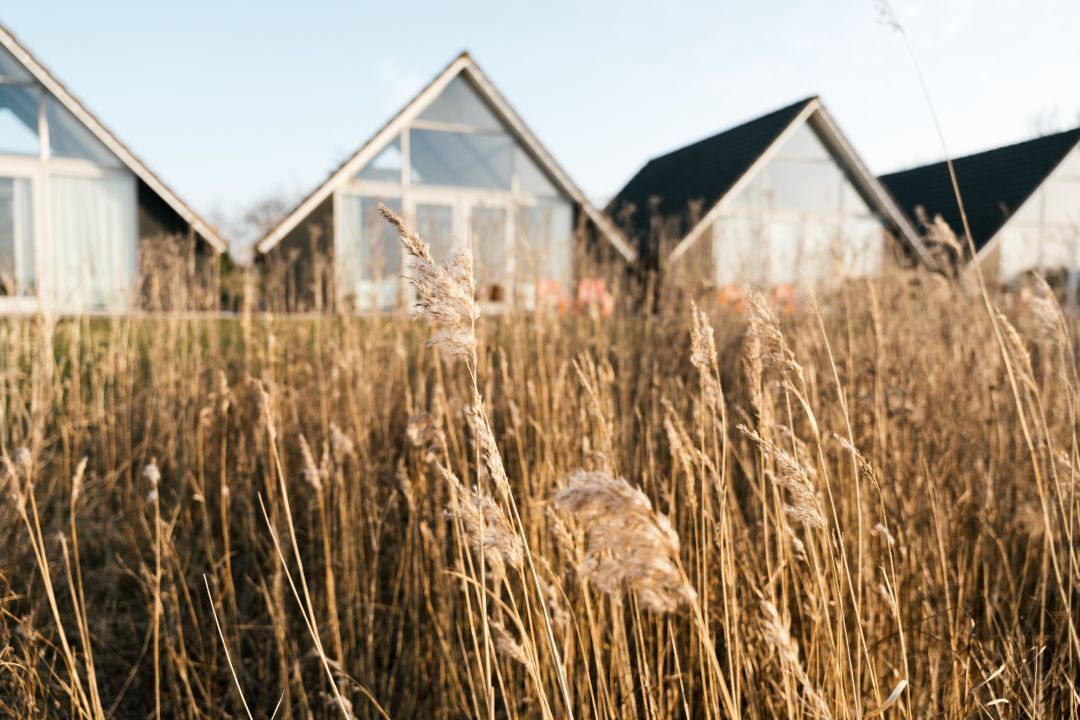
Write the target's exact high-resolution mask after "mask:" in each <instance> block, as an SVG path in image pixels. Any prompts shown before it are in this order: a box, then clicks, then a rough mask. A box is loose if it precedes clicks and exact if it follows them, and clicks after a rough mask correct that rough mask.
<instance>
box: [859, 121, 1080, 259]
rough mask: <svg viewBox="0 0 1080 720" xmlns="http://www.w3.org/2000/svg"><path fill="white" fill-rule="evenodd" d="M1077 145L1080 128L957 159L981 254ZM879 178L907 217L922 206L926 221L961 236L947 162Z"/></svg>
mask: <svg viewBox="0 0 1080 720" xmlns="http://www.w3.org/2000/svg"><path fill="white" fill-rule="evenodd" d="M1077 142H1080V128H1077V129H1074V130H1067V131H1065V132H1060V133H1055V134H1053V135H1047V136H1045V137H1040V138H1036V139H1034V140H1028V141H1026V142H1022V143H1017V144H1015V145H1008V146H1006V147H1002V148H997V149H995V150H987V151H986V152H981V153H976V154H975V155H968V156H966V157H962V158H957V159H955V160H953V167H954V168H955V169H956V180H957V183H959V185H960V195H961V197H963V199H964V208H965V209H966V210H967V217H968V224H969V225H970V227H971V239H972V240H973V241H974V243H975V247H976V248H977V249H981V248H982V247H983V246H984V245H986V243H987V242H989V241H990V238H992V237H994V235H996V234H997V232H998V230H1000V229H1001V227H1002V226H1003V225H1004V224H1005V222H1006V221H1007V220H1008V219H1009V218H1010V217H1011V216H1012V214H1013V213H1014V212H1016V211H1017V210H1019V209H1020V206H1021V205H1023V204H1024V201H1025V200H1027V199H1028V198H1029V197H1030V196H1031V194H1032V193H1033V192H1035V190H1036V189H1037V188H1038V187H1039V185H1041V184H1042V183H1043V181H1044V180H1046V178H1047V176H1048V175H1049V174H1050V173H1051V171H1053V169H1054V168H1055V167H1057V165H1058V163H1060V162H1061V161H1062V160H1063V159H1064V158H1065V156H1066V155H1067V154H1068V152H1069V151H1070V150H1072V149H1073V148H1074V147H1075V146H1076V144H1077ZM879 179H880V180H881V182H882V183H884V185H885V187H887V188H888V189H889V191H890V192H891V193H892V194H893V197H895V198H896V200H897V202H899V203H900V206H901V207H902V208H903V209H904V211H905V212H906V213H907V214H908V216H909V217H911V218H913V219H914V218H915V217H916V208H918V207H921V208H923V210H924V211H925V212H926V215H927V217H928V218H933V217H934V216H936V215H941V217H942V219H943V220H945V222H947V223H948V224H949V227H951V228H952V229H953V231H954V232H956V233H957V234H958V235H959V234H961V233H962V232H963V223H962V222H961V220H960V208H959V207H958V205H957V203H956V195H955V194H953V187H952V182H951V181H950V180H949V169H948V166H947V165H946V164H945V162H944V161H942V162H937V163H933V164H932V165H924V166H923V167H917V168H913V169H911V170H903V171H901V172H895V173H891V174H889V175H882V176H881V177H880V178H879Z"/></svg>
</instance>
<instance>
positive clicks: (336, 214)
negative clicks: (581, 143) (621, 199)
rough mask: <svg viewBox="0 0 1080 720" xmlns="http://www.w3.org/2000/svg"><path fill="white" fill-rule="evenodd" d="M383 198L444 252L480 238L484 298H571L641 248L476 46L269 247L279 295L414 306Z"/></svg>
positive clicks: (281, 298) (268, 272)
mask: <svg viewBox="0 0 1080 720" xmlns="http://www.w3.org/2000/svg"><path fill="white" fill-rule="evenodd" d="M380 203H385V204H386V205H387V206H388V207H390V208H391V209H393V210H394V211H396V212H398V213H400V214H402V215H403V216H404V217H405V218H406V220H407V221H408V222H409V223H410V224H411V225H413V226H414V227H415V228H417V230H418V232H419V234H420V236H421V238H422V239H423V240H425V241H426V242H427V243H428V244H429V245H430V246H431V247H432V251H433V253H434V255H435V256H436V258H437V259H441V260H446V259H448V258H449V256H450V254H451V252H452V250H453V248H454V246H455V244H460V243H470V242H471V247H472V251H473V258H474V268H475V274H476V280H477V291H478V295H479V297H480V299H481V301H483V302H485V303H488V304H494V305H497V306H500V307H508V306H511V305H516V306H519V307H520V306H524V307H532V306H536V305H542V304H553V303H563V302H566V301H568V300H570V299H571V298H573V297H574V296H575V294H576V293H577V292H578V285H579V283H578V281H579V279H580V278H579V271H580V268H578V267H576V264H577V263H578V260H579V259H580V258H581V257H582V256H583V254H585V255H588V256H589V257H594V256H596V254H597V253H594V252H591V251H590V250H599V251H600V252H599V254H600V255H603V254H605V252H607V251H608V250H613V251H614V253H608V254H615V253H617V254H618V255H620V256H621V257H622V258H624V259H625V260H632V259H633V258H634V253H633V251H632V250H631V248H630V247H629V246H628V245H627V244H626V242H625V241H624V240H623V239H622V238H621V237H620V235H619V233H618V232H617V231H616V230H615V228H614V227H613V226H612V225H611V223H610V222H609V220H608V219H607V218H606V217H605V216H604V215H603V214H602V213H601V212H599V211H598V210H597V209H596V208H594V207H593V206H592V205H591V204H590V202H589V201H588V199H587V198H586V197H585V195H584V194H583V193H582V192H581V190H580V189H578V187H577V186H576V185H575V184H574V183H573V182H572V181H571V180H570V178H569V177H568V176H567V174H566V173H565V172H564V171H563V169H562V168H561V167H559V165H558V164H557V163H556V162H555V161H554V160H553V159H552V157H551V155H550V154H549V153H548V152H547V150H545V149H544V147H543V146H542V145H541V144H540V142H539V141H538V140H537V139H536V136H535V135H533V133H532V132H531V131H530V130H529V128H527V127H526V126H525V123H524V122H522V120H521V118H520V117H519V116H518V115H517V113H515V112H514V110H513V109H512V108H511V107H510V105H509V104H508V103H507V101H506V100H505V98H503V96H502V95H501V94H499V92H498V91H497V90H496V89H495V87H494V86H493V85H492V84H491V81H490V80H489V79H488V78H487V76H486V75H485V74H484V73H483V72H482V71H481V70H480V68H479V67H478V66H477V64H476V63H475V62H474V61H473V59H472V58H471V57H470V56H469V54H468V53H462V54H461V55H460V56H458V57H457V58H456V59H455V60H454V61H453V62H451V63H450V64H449V65H448V66H447V67H446V69H445V70H443V71H442V72H441V73H439V75H438V76H437V77H436V78H435V79H434V80H433V81H432V82H431V83H430V84H429V85H427V87H425V88H424V89H423V90H421V91H420V93H419V94H418V95H417V96H416V97H415V98H414V99H413V100H412V101H411V102H409V103H408V104H407V105H406V106H405V107H404V108H403V109H402V110H401V111H400V112H399V113H398V114H397V115H396V116H395V117H394V118H393V119H392V120H390V122H388V123H387V124H386V125H385V126H383V127H382V128H381V129H380V130H379V131H378V132H376V133H375V135H374V136H373V137H372V138H371V139H370V140H369V141H368V142H367V143H365V144H364V145H363V146H362V147H361V148H360V149H359V150H357V151H356V152H355V153H354V154H353V155H352V156H351V157H350V158H348V159H347V160H346V161H345V162H344V163H342V165H341V166H340V167H339V168H338V169H336V170H335V171H334V172H333V173H331V175H330V177H329V178H328V179H327V180H326V181H325V182H323V183H322V184H321V185H319V186H318V187H317V188H316V189H315V190H314V191H313V192H312V193H311V194H310V195H309V196H308V197H306V198H305V199H304V200H303V201H302V202H301V203H300V204H299V205H298V206H297V207H296V208H295V209H294V210H293V211H292V212H290V213H289V214H288V215H287V216H286V217H285V218H284V219H283V220H282V221H281V222H280V224H279V225H277V227H275V228H274V229H273V230H272V231H271V232H269V233H268V234H267V235H266V236H265V237H264V238H262V240H260V241H259V243H258V244H257V246H256V247H257V251H258V253H259V262H260V263H261V264H262V265H263V266H264V268H265V274H264V277H265V278H266V284H267V286H268V287H267V295H268V302H269V303H270V305H271V306H272V307H284V308H289V309H315V310H319V309H329V308H337V309H342V310H359V311H367V310H381V309H389V308H393V307H396V306H400V305H403V304H407V303H408V293H409V288H408V286H407V284H406V283H405V282H403V280H402V277H401V275H402V267H403V263H404V262H405V259H404V257H403V255H402V251H401V247H400V244H399V242H398V238H397V237H396V235H395V234H394V231H393V229H392V228H391V227H390V226H389V225H388V224H387V223H386V222H385V221H384V220H383V219H382V218H381V217H380V216H379V214H378V212H377V208H378V205H379V204H380Z"/></svg>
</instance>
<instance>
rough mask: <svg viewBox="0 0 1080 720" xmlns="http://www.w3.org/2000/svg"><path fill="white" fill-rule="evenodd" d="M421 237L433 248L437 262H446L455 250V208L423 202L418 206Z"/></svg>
mask: <svg viewBox="0 0 1080 720" xmlns="http://www.w3.org/2000/svg"><path fill="white" fill-rule="evenodd" d="M416 227H417V231H418V232H419V233H420V239H421V240H423V241H424V242H426V243H427V244H428V246H429V247H430V248H431V255H432V257H434V258H435V260H436V261H437V262H440V263H446V262H448V261H449V260H450V256H451V255H452V254H453V250H454V209H453V208H452V207H450V206H449V205H434V204H430V203H421V204H419V205H417V206H416Z"/></svg>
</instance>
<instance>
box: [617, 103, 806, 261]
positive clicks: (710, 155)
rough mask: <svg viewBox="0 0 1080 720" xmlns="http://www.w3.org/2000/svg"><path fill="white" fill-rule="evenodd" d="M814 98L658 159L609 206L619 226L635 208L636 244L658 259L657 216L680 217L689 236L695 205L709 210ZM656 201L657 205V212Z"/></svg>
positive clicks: (643, 252)
mask: <svg viewBox="0 0 1080 720" xmlns="http://www.w3.org/2000/svg"><path fill="white" fill-rule="evenodd" d="M815 99H816V98H813V97H810V98H806V99H805V100H800V101H799V102H797V103H794V104H792V105H788V106H787V107H784V108H781V109H779V110H775V111H773V112H771V113H769V114H767V115H762V116H761V117H759V118H756V119H754V120H751V121H749V122H746V123H743V124H742V125H738V126H737V127H733V128H731V129H730V130H725V131H724V132H722V133H720V134H718V135H713V136H712V137H708V138H705V139H704V140H699V141H697V142H695V143H693V144H690V145H687V146H686V147H683V148H680V149H678V150H675V151H673V152H670V153H667V154H666V155H661V156H660V157H657V158H653V159H652V160H650V161H649V162H648V163H647V164H646V165H645V167H643V168H641V170H639V171H638V173H637V175H635V176H634V177H633V178H632V179H631V180H630V182H628V183H627V184H626V187H624V188H623V189H622V190H620V191H619V193H618V194H617V195H616V196H615V198H614V199H613V200H612V201H611V203H610V204H609V205H608V213H609V214H610V215H611V217H612V218H614V219H615V220H616V222H624V221H625V218H624V217H623V214H624V213H625V212H626V211H627V209H628V207H630V206H632V208H633V211H632V214H631V215H630V217H629V225H630V227H629V228H628V230H629V232H630V234H631V236H632V238H631V240H632V242H633V243H634V244H635V245H636V246H637V248H638V251H639V253H640V254H641V256H642V257H644V258H653V259H654V260H655V256H656V253H657V248H654V247H650V244H653V243H655V242H656V238H653V237H651V235H652V234H651V233H650V232H649V229H650V225H651V219H652V217H653V214H654V212H655V213H657V214H659V215H660V216H661V217H663V218H665V219H677V220H678V221H679V223H680V235H685V234H686V233H687V232H689V231H690V230H691V228H689V227H685V225H686V223H687V218H686V215H687V211H688V209H689V207H690V205H691V203H695V202H700V203H702V212H708V210H709V209H710V208H711V207H712V206H713V205H715V204H716V203H717V202H719V201H720V199H721V198H722V197H723V196H724V195H725V194H726V193H727V191H728V190H730V189H731V187H732V186H733V185H734V184H735V183H736V182H737V181H738V180H739V178H741V177H742V176H743V175H744V174H745V173H746V171H747V170H749V169H750V167H751V166H752V165H753V164H754V162H755V161H756V160H757V159H758V158H759V157H760V156H761V154H762V153H764V152H765V150H766V149H768V147H769V146H770V145H772V143H773V141H774V140H776V138H777V137H778V136H779V135H780V133H782V132H783V131H784V129H785V128H787V127H788V126H789V125H790V124H791V122H792V121H793V120H794V119H795V118H796V117H797V116H798V115H799V113H800V112H802V111H803V109H804V108H805V107H806V106H807V105H809V104H810V103H811V102H813V101H814V100H815ZM654 198H655V199H656V201H657V202H658V205H657V206H656V207H655V209H654V208H653V207H652V201H653V199H654Z"/></svg>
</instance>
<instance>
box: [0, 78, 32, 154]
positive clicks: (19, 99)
mask: <svg viewBox="0 0 1080 720" xmlns="http://www.w3.org/2000/svg"><path fill="white" fill-rule="evenodd" d="M39 97H40V96H39V95H38V90H36V89H34V88H28V87H19V86H15V85H0V154H5V155H38V154H39V153H40V152H41V144H40V141H39V140H38V105H39Z"/></svg>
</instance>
